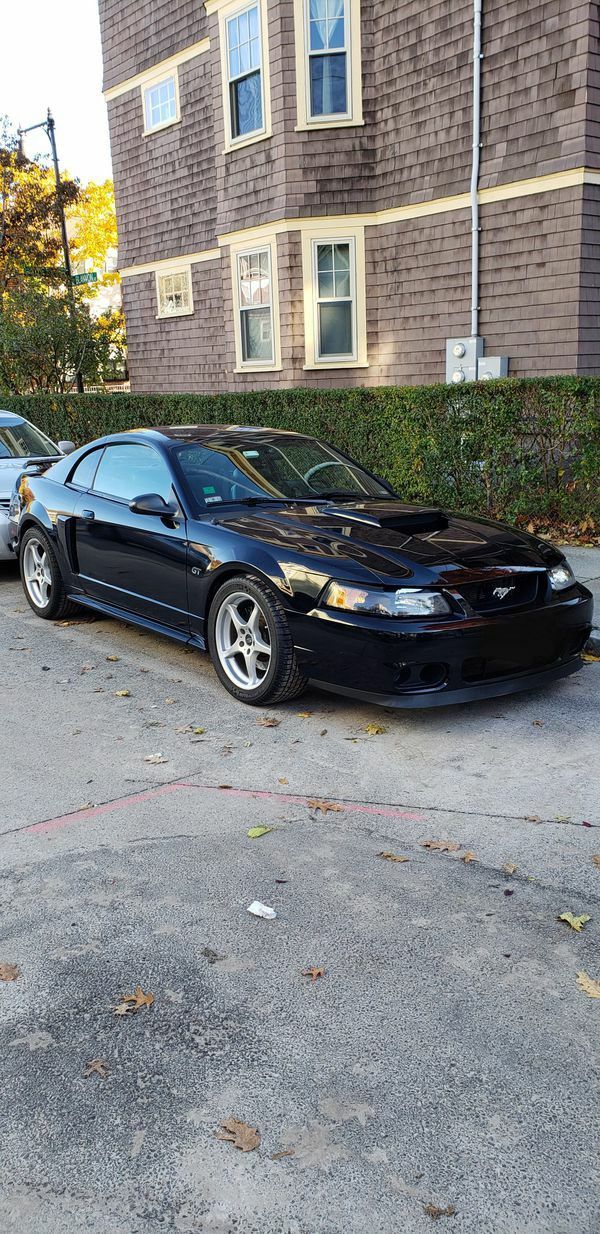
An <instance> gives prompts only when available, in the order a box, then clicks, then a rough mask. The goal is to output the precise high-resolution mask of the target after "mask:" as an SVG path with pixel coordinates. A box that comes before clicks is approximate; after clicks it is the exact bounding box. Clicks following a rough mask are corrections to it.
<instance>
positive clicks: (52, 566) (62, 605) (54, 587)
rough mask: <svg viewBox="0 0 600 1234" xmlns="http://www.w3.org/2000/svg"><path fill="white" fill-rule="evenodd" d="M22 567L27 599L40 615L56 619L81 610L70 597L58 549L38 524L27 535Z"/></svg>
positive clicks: (22, 554)
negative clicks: (55, 549)
mask: <svg viewBox="0 0 600 1234" xmlns="http://www.w3.org/2000/svg"><path fill="white" fill-rule="evenodd" d="M19 566H20V570H21V580H22V582H23V589H24V591H25V598H26V600H27V601H28V603H29V604H30V605H31V608H32V609H33V611H34V613H37V615H38V617H45V618H47V619H48V620H56V618H57V617H58V618H60V617H66V616H67V615H68V614H69V613H74V612H76V611H77V606H76V605H75V604H73V602H72V601H71V600H68V599H67V596H66V592H65V587H64V583H63V580H62V576H61V573H60V567H59V564H58V561H57V560H56V554H55V552H54V549H53V547H52V545H51V543H50V541H49V539H48V537H47V536H46V535H45V534H44V532H43V531H38V529H37V527H30V528H29V530H28V531H26V532H25V535H24V536H23V541H22V544H21V549H20V553H19Z"/></svg>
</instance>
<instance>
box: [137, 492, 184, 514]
mask: <svg viewBox="0 0 600 1234" xmlns="http://www.w3.org/2000/svg"><path fill="white" fill-rule="evenodd" d="M129 509H130V510H131V513H132V514H154V515H155V516H158V518H175V516H176V515H177V514H179V510H178V508H177V506H176V505H175V502H174V501H170V502H169V501H165V499H164V497H161V496H160V493H142V495H141V497H134V498H133V501H130V502H129Z"/></svg>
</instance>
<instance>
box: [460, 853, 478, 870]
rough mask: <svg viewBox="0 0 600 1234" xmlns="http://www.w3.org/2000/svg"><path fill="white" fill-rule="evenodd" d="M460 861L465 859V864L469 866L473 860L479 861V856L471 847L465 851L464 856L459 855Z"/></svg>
mask: <svg viewBox="0 0 600 1234" xmlns="http://www.w3.org/2000/svg"><path fill="white" fill-rule="evenodd" d="M459 861H464V863H465V865H466V866H468V865H470V864H471V862H472V861H477V857H476V856H475V853H472V852H471V850H470V849H469V852H468V853H463V855H462V857H459Z"/></svg>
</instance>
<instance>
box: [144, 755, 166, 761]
mask: <svg viewBox="0 0 600 1234" xmlns="http://www.w3.org/2000/svg"><path fill="white" fill-rule="evenodd" d="M168 761H169V760H168V758H165V757H164V755H163V754H161V753H158V754H147V755H146V757H145V759H144V762H145V763H168Z"/></svg>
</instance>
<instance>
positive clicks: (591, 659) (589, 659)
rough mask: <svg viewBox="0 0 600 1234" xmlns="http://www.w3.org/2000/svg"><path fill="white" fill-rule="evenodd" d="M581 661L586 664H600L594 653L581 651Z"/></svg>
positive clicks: (599, 658)
mask: <svg viewBox="0 0 600 1234" xmlns="http://www.w3.org/2000/svg"><path fill="white" fill-rule="evenodd" d="M581 659H582V660H585V662H586V664H600V656H597V655H596V653H595V652H594V651H582V653H581Z"/></svg>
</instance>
